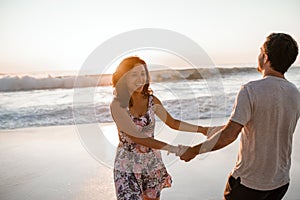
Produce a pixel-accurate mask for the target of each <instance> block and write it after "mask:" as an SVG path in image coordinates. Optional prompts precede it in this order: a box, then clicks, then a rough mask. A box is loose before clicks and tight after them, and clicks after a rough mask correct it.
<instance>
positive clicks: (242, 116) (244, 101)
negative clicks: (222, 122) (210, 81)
mask: <svg viewBox="0 0 300 200" xmlns="http://www.w3.org/2000/svg"><path fill="white" fill-rule="evenodd" d="M250 118H251V103H250V99H249V93H248V90H247V87H246V86H242V87H241V89H240V91H239V93H238V95H237V97H236V99H235V103H234V107H233V111H232V113H231V116H230V120H231V121H234V122H236V123H239V124H241V125H243V126H244V125H246V124H247V123H248V121H249V120H250Z"/></svg>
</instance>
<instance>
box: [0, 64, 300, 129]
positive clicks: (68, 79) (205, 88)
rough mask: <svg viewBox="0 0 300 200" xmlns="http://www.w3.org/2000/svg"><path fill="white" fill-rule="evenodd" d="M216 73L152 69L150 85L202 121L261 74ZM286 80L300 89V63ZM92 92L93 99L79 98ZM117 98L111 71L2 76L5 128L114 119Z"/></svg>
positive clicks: (173, 106) (177, 109)
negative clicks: (114, 105)
mask: <svg viewBox="0 0 300 200" xmlns="http://www.w3.org/2000/svg"><path fill="white" fill-rule="evenodd" d="M211 72H212V70H211V69H209V68H199V69H182V70H178V69H177V70H170V69H168V70H157V71H152V72H151V85H150V87H151V89H152V90H153V93H154V95H156V96H157V97H158V98H159V99H160V100H161V101H162V103H163V105H164V106H165V107H166V109H167V110H168V111H169V113H170V114H171V115H172V116H173V117H174V118H177V119H181V120H196V119H207V118H219V117H228V116H230V113H231V111H232V107H233V104H234V100H235V96H236V94H237V92H238V91H239V89H240V87H241V85H242V84H245V83H247V82H249V81H253V80H257V79H260V78H261V75H260V74H259V73H258V72H257V71H256V68H255V67H254V66H253V67H246V68H245V67H226V68H215V69H214V70H213V73H211ZM216 72H217V73H216ZM207 74H210V76H208V75H207ZM203 75H204V76H203ZM286 78H287V79H288V80H289V81H291V82H292V83H294V84H295V85H296V86H297V87H298V89H300V67H298V66H294V67H292V68H291V69H290V70H289V71H288V72H287V73H286ZM74 84H75V85H76V87H75V88H74ZM87 93H89V94H90V95H91V96H92V98H93V100H92V101H86V102H85V101H84V99H83V100H78V98H79V97H80V94H82V95H85V94H87ZM75 94H76V95H75ZM112 98H113V88H112V87H111V85H110V75H85V76H80V77H77V76H76V75H74V74H73V75H65V74H61V75H59V74H56V75H49V74H47V73H45V74H44V75H43V76H41V75H39V76H35V75H32V74H27V75H22V76H20V75H6V74H0V129H16V128H26V127H41V126H54V125H71V124H75V123H78V124H88V123H104V122H112V118H111V115H110V110H109V104H110V102H111V100H112ZM74 102H80V103H79V104H78V103H76V105H75V104H74Z"/></svg>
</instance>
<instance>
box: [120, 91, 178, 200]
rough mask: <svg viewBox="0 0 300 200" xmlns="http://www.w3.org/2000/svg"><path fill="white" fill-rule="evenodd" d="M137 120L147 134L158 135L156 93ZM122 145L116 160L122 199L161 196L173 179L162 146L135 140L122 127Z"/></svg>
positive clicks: (132, 199) (129, 199) (135, 199)
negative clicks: (139, 142) (166, 164)
mask: <svg viewBox="0 0 300 200" xmlns="http://www.w3.org/2000/svg"><path fill="white" fill-rule="evenodd" d="M128 114H129V115H130V117H131V119H132V120H133V122H134V123H135V124H136V126H137V127H138V128H139V129H140V130H141V131H142V132H143V133H144V134H145V135H147V136H149V137H154V127H155V116H154V110H153V96H149V103H148V110H147V113H146V114H145V115H144V116H142V117H139V118H137V117H133V116H132V115H131V114H130V112H129V110H128ZM118 134H119V139H120V142H119V145H118V147H117V152H116V158H115V164H114V181H115V188H116V194H117V199H118V200H142V199H143V196H147V197H148V198H158V197H160V192H161V190H162V189H163V188H166V187H171V183H172V179H171V176H170V175H169V174H168V172H167V169H166V167H165V165H164V163H163V161H162V157H161V153H160V151H159V150H156V149H151V148H149V147H145V146H142V145H139V144H137V143H134V142H133V141H132V140H131V139H130V138H129V137H128V136H127V135H126V134H125V133H124V132H122V131H120V130H119V133H118Z"/></svg>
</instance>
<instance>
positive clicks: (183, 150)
mask: <svg viewBox="0 0 300 200" xmlns="http://www.w3.org/2000/svg"><path fill="white" fill-rule="evenodd" d="M169 153H175V155H176V156H180V159H181V160H184V161H185V162H189V161H190V160H192V159H193V158H195V157H196V156H197V155H198V152H197V151H195V148H193V147H190V146H185V145H178V146H172V145H170V148H169V150H168V154H169Z"/></svg>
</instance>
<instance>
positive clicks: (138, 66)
mask: <svg viewBox="0 0 300 200" xmlns="http://www.w3.org/2000/svg"><path fill="white" fill-rule="evenodd" d="M112 82H113V87H114V88H115V98H114V99H113V101H112V103H111V108H110V109H111V114H112V117H113V119H114V121H115V123H116V125H117V128H118V134H119V140H120V142H119V145H118V147H117V153H116V158H115V166H114V181H115V188H116V194H117V199H118V200H127V199H128V200H129V199H130V200H159V198H160V193H161V190H162V189H163V188H165V187H171V182H172V180H171V176H170V175H169V174H168V172H167V170H166V167H165V165H164V164H163V161H162V158H161V154H160V151H159V150H158V149H160V150H166V151H168V152H171V153H177V154H179V151H180V148H178V147H175V146H172V145H169V144H167V143H165V142H162V141H159V140H156V139H154V126H155V115H157V116H158V117H159V118H160V119H161V120H162V121H163V122H164V123H165V124H166V125H168V126H169V127H171V128H172V129H175V130H180V131H189V132H201V133H203V134H204V135H206V133H207V128H205V127H201V126H196V125H192V124H189V123H186V122H182V121H180V120H176V119H174V118H173V117H172V116H171V115H170V114H169V113H168V112H167V111H166V109H165V108H164V106H163V105H162V103H161V102H160V101H159V99H158V98H157V97H155V96H154V95H153V94H152V91H151V90H150V88H149V72H148V69H147V66H146V63H145V61H143V60H142V59H140V58H139V57H128V58H126V59H124V60H123V61H122V62H121V63H120V65H119V66H118V68H117V69H116V71H115V73H114V74H113V77H112Z"/></svg>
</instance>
